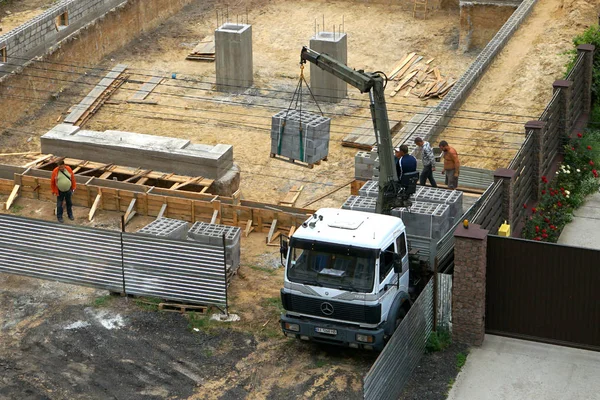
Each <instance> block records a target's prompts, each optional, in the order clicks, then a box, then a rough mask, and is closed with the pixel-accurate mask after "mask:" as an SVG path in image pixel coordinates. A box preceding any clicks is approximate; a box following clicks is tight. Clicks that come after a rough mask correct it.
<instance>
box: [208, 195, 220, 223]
mask: <svg viewBox="0 0 600 400" xmlns="http://www.w3.org/2000/svg"><path fill="white" fill-rule="evenodd" d="M212 206H213V210H214V211H213V215H212V218H211V221H213V220H214V221H215V222H211V224H215V223H216V224H219V223H221V217H220V216H221V214H222V210H221V202H220V201H218V200H214V201H212Z"/></svg>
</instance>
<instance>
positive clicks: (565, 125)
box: [552, 80, 575, 137]
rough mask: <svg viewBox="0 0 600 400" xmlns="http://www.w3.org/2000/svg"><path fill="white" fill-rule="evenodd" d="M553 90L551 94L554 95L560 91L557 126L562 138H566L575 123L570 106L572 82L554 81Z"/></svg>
mask: <svg viewBox="0 0 600 400" xmlns="http://www.w3.org/2000/svg"><path fill="white" fill-rule="evenodd" d="M552 87H553V88H554V91H553V93H556V91H557V90H560V93H561V96H560V102H561V107H560V116H559V117H558V118H559V122H558V125H559V126H560V131H561V133H562V137H568V136H569V135H570V134H571V128H572V127H573V124H574V123H575V121H573V106H572V104H571V103H572V101H571V97H572V92H573V82H571V81H564V80H558V81H554V83H553V84H552Z"/></svg>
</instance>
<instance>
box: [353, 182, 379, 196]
mask: <svg viewBox="0 0 600 400" xmlns="http://www.w3.org/2000/svg"><path fill="white" fill-rule="evenodd" d="M358 194H359V195H361V196H363V197H372V198H375V199H376V198H377V197H378V196H379V182H378V181H373V180H371V181H367V183H365V184H364V185H363V186H362V187H361V188H360V189H359V190H358Z"/></svg>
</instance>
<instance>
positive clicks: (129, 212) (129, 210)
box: [125, 197, 137, 225]
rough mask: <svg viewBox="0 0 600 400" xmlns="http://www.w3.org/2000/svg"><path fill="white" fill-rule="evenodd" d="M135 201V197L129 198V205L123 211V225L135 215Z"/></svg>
mask: <svg viewBox="0 0 600 400" xmlns="http://www.w3.org/2000/svg"><path fill="white" fill-rule="evenodd" d="M136 201H137V199H136V198H135V197H134V198H133V199H131V202H130V203H129V207H127V211H126V212H125V225H127V223H128V222H129V221H130V220H131V218H133V216H134V215H135V211H134V210H133V207H135V202H136Z"/></svg>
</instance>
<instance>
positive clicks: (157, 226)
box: [137, 218, 188, 240]
mask: <svg viewBox="0 0 600 400" xmlns="http://www.w3.org/2000/svg"><path fill="white" fill-rule="evenodd" d="M187 231H188V223H187V222H185V221H180V220H178V219H171V218H158V219H155V220H154V221H152V222H150V223H149V224H148V225H146V226H144V227H143V228H141V229H138V230H137V233H143V234H146V235H154V236H160V237H164V238H169V239H177V240H186V236H187Z"/></svg>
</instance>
